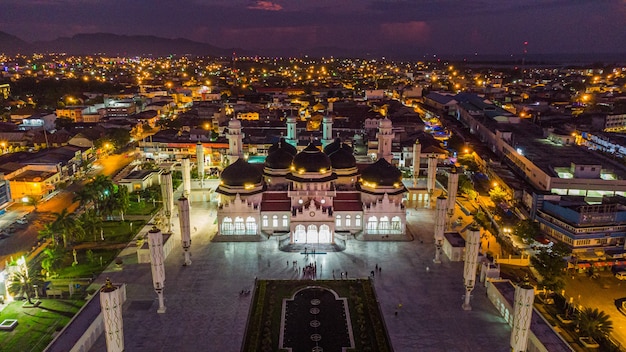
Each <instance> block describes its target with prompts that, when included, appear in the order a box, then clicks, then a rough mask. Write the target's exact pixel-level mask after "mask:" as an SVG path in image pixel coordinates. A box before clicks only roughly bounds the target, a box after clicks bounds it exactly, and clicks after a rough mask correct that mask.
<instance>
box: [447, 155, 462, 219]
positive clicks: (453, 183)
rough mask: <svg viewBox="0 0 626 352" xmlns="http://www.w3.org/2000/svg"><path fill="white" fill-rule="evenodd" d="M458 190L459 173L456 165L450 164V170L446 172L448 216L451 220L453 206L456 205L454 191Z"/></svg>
mask: <svg viewBox="0 0 626 352" xmlns="http://www.w3.org/2000/svg"><path fill="white" fill-rule="evenodd" d="M458 190H459V173H458V172H457V170H456V167H454V166H452V170H450V172H449V173H448V216H449V217H450V220H452V215H454V207H455V206H456V193H457V191H458Z"/></svg>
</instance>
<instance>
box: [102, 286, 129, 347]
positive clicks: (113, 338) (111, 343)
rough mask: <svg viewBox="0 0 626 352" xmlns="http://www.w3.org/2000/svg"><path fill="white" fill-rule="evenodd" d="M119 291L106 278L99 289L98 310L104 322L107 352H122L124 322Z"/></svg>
mask: <svg viewBox="0 0 626 352" xmlns="http://www.w3.org/2000/svg"><path fill="white" fill-rule="evenodd" d="M120 292H121V291H120V289H119V287H117V286H114V285H113V284H112V283H111V280H109V278H107V280H106V283H105V284H104V286H102V288H101V289H100V308H101V310H102V320H103V321H104V338H105V341H106V344H107V352H122V351H124V322H123V320H122V295H121V293H120Z"/></svg>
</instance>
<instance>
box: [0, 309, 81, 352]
mask: <svg viewBox="0 0 626 352" xmlns="http://www.w3.org/2000/svg"><path fill="white" fill-rule="evenodd" d="M22 304H23V301H16V302H12V303H10V304H9V305H8V306H7V307H6V308H4V309H3V310H2V312H0V321H1V320H4V319H17V321H18V325H17V326H16V327H15V329H14V330H13V331H0V341H1V342H0V350H2V351H43V350H44V349H45V348H46V346H47V345H48V344H49V343H50V341H52V333H53V332H55V331H60V330H61V329H62V328H63V327H64V326H65V325H67V323H68V322H69V321H70V319H72V317H73V316H74V315H75V314H76V312H78V310H79V309H80V307H81V306H82V305H83V304H85V301H84V300H79V301H73V300H72V301H70V300H56V299H41V304H40V305H39V307H37V308H23V307H22Z"/></svg>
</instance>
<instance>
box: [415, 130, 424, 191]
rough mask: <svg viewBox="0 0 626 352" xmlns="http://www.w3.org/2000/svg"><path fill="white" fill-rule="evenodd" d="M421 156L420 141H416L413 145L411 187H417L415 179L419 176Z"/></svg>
mask: <svg viewBox="0 0 626 352" xmlns="http://www.w3.org/2000/svg"><path fill="white" fill-rule="evenodd" d="M421 155H422V145H421V144H420V140H419V139H416V140H415V144H413V187H417V179H418V178H419V176H420V159H421Z"/></svg>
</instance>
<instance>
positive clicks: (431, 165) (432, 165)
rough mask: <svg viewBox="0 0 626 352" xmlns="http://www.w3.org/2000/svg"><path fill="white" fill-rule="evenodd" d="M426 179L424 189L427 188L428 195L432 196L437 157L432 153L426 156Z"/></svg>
mask: <svg viewBox="0 0 626 352" xmlns="http://www.w3.org/2000/svg"><path fill="white" fill-rule="evenodd" d="M427 177H428V178H427V179H426V189H427V190H428V194H429V196H430V197H432V196H433V193H434V192H435V185H436V183H435V181H436V177H437V157H436V156H434V155H429V156H428V175H427Z"/></svg>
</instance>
